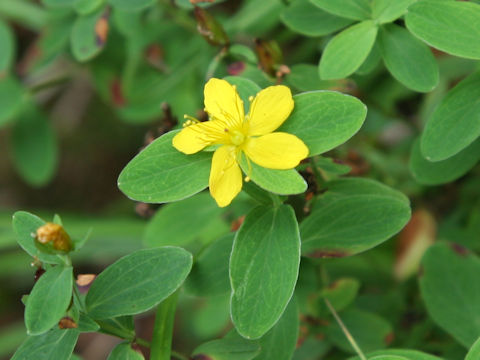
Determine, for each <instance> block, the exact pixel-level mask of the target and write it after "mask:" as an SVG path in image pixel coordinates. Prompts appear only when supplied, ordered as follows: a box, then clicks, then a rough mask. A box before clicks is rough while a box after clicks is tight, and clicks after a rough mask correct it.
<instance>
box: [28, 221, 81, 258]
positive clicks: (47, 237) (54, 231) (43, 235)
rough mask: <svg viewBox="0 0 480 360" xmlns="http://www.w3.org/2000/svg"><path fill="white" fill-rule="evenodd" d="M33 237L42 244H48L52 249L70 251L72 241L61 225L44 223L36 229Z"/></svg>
mask: <svg viewBox="0 0 480 360" xmlns="http://www.w3.org/2000/svg"><path fill="white" fill-rule="evenodd" d="M35 239H36V240H37V241H38V242H39V243H40V244H42V245H50V246H52V247H53V249H54V250H58V251H63V252H68V251H71V250H72V248H73V246H72V241H71V240H70V236H68V234H67V232H66V231H65V230H64V229H63V227H62V226H61V225H58V224H54V223H46V224H45V225H43V226H40V227H39V228H38V229H37V232H36V234H35Z"/></svg>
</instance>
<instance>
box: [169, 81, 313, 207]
mask: <svg viewBox="0 0 480 360" xmlns="http://www.w3.org/2000/svg"><path fill="white" fill-rule="evenodd" d="M204 95H205V111H206V112H207V113H208V114H209V116H210V120H209V121H206V122H199V121H198V120H196V119H193V118H191V117H188V116H186V117H187V118H189V119H191V120H189V121H187V122H186V125H187V126H186V127H184V128H183V129H182V131H180V132H179V133H178V134H177V135H176V136H175V137H174V138H173V146H174V147H175V148H176V149H177V150H179V151H181V152H183V153H185V154H194V153H196V152H198V151H200V150H202V149H204V148H205V147H207V146H210V145H218V144H220V145H221V146H220V147H219V148H218V149H217V150H215V153H214V154H213V158H212V168H211V170H210V179H209V186H210V194H211V195H212V197H213V198H214V199H215V201H216V202H217V204H218V206H221V207H224V206H227V205H229V204H230V203H231V201H232V200H233V199H234V198H235V196H237V194H238V193H239V192H240V190H241V189H242V171H241V170H240V166H239V164H238V163H239V161H240V157H241V156H242V154H244V155H245V156H246V159H247V162H248V161H250V160H251V161H253V162H254V163H256V164H258V165H260V166H262V167H265V168H269V169H292V168H294V167H295V166H297V165H298V164H299V162H300V161H301V160H303V159H305V158H306V157H307V156H308V148H307V147H306V146H305V144H304V143H303V142H302V140H300V139H299V138H297V137H296V136H294V135H291V134H287V133H283V132H273V131H274V130H276V129H277V128H278V127H280V125H282V123H283V122H284V121H285V120H286V119H287V118H288V116H289V115H290V113H291V112H292V110H293V99H292V93H291V92H290V89H289V88H288V87H286V86H283V85H277V86H270V87H268V88H266V89H264V90H262V91H260V92H259V93H258V94H257V96H256V97H255V98H254V99H253V98H251V99H250V101H251V103H250V111H249V113H248V115H246V116H245V114H244V110H243V101H242V100H241V99H240V97H239V96H238V93H237V91H236V88H235V86H233V85H230V84H229V83H228V82H227V81H225V80H220V79H210V80H209V81H208V82H207V84H206V85H205V90H204ZM245 180H246V181H248V180H249V178H248V177H247V178H246V179H245Z"/></svg>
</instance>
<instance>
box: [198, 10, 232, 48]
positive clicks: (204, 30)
mask: <svg viewBox="0 0 480 360" xmlns="http://www.w3.org/2000/svg"><path fill="white" fill-rule="evenodd" d="M194 14H195V18H196V19H197V29H198V32H199V33H200V35H202V36H203V37H204V38H205V40H207V41H208V43H209V44H211V45H222V46H225V45H228V44H229V39H228V36H227V34H226V32H225V30H224V29H223V26H222V25H221V24H220V23H219V22H218V21H217V20H215V18H214V17H213V16H212V15H211V14H210V13H208V12H207V11H206V10H205V9H202V8H199V7H195V11H194Z"/></svg>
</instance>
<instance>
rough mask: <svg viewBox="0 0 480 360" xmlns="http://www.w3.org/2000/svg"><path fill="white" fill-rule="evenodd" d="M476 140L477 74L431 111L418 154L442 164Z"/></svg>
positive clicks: (479, 127)
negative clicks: (420, 153)
mask: <svg viewBox="0 0 480 360" xmlns="http://www.w3.org/2000/svg"><path fill="white" fill-rule="evenodd" d="M442 4H443V2H442ZM478 136H480V72H477V73H475V74H472V75H470V76H469V77H467V78H466V79H464V80H462V81H461V82H460V83H459V84H458V85H457V86H455V87H454V88H453V89H452V90H450V91H449V92H448V94H447V96H446V97H445V98H444V99H443V100H442V102H441V103H440V105H439V106H438V107H437V108H436V109H435V112H434V113H433V115H432V117H431V118H430V119H428V122H427V124H426V125H425V130H424V132H423V134H422V138H421V150H422V154H423V156H424V157H425V158H426V159H427V160H430V161H441V160H445V159H448V158H449V157H451V156H453V155H455V154H457V153H458V152H460V151H461V150H462V149H464V148H466V147H467V146H468V145H470V144H471V143H472V142H473V141H474V140H475V139H476V138H478Z"/></svg>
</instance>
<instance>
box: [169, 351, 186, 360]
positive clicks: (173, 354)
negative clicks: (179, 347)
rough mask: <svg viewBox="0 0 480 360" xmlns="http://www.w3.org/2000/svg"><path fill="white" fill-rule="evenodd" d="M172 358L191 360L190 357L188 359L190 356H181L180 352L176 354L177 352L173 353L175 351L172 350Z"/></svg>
mask: <svg viewBox="0 0 480 360" xmlns="http://www.w3.org/2000/svg"><path fill="white" fill-rule="evenodd" d="M172 356H173V357H174V358H177V359H179V360H189V357H188V356H185V355H183V354H180V353H179V352H176V351H173V350H172Z"/></svg>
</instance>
